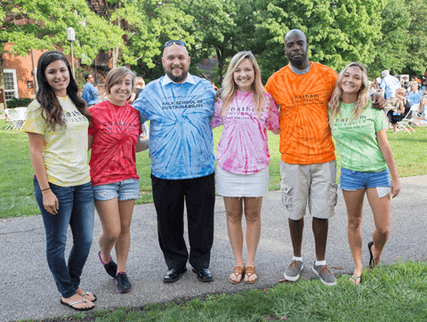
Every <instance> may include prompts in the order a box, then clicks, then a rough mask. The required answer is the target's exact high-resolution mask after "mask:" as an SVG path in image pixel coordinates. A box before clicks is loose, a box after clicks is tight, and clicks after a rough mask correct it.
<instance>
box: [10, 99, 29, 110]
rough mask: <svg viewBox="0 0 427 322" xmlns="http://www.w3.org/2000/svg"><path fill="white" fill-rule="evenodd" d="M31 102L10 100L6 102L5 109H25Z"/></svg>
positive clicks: (27, 100)
mask: <svg viewBox="0 0 427 322" xmlns="http://www.w3.org/2000/svg"><path fill="white" fill-rule="evenodd" d="M32 101H33V99H32V98H12V99H10V100H8V101H6V106H7V108H15V107H26V106H28V105H30V103H31V102H32Z"/></svg>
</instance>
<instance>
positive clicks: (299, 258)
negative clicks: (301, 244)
mask: <svg viewBox="0 0 427 322" xmlns="http://www.w3.org/2000/svg"><path fill="white" fill-rule="evenodd" d="M292 260H293V261H294V260H296V261H299V262H302V257H295V256H294V257H293V258H292Z"/></svg>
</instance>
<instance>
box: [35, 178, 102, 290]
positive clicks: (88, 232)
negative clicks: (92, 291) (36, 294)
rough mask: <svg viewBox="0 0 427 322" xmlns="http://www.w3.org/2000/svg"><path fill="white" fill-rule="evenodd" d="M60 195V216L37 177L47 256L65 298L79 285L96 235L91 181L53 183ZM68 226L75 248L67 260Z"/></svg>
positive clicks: (55, 192) (53, 188)
mask: <svg viewBox="0 0 427 322" xmlns="http://www.w3.org/2000/svg"><path fill="white" fill-rule="evenodd" d="M49 186H50V188H51V189H52V192H53V193H54V194H55V196H56V197H57V198H58V202H59V210H58V213H57V214H56V215H52V214H51V213H49V212H47V211H46V210H45V209H44V207H43V195H42V192H41V190H40V186H39V183H38V181H37V179H34V196H35V197H36V201H37V203H38V205H39V208H40V211H41V213H42V217H43V223H44V228H45V231H46V257H47V262H48V265H49V269H50V271H51V272H52V274H53V278H54V279H55V282H56V286H57V288H58V291H59V293H61V294H62V296H63V297H64V298H68V297H70V296H73V295H74V294H75V293H76V290H77V289H78V288H79V284H80V275H81V274H82V271H83V266H84V264H85V262H86V259H87V257H88V256H89V251H90V247H91V245H92V237H93V221H94V201H93V192H92V184H91V183H90V182H88V183H85V184H82V185H79V186H72V187H60V186H57V185H55V184H53V183H49ZM68 225H70V227H71V232H72V234H73V247H72V249H71V252H70V255H69V257H68V265H67V263H66V262H65V254H64V253H65V244H66V243H67V230H68Z"/></svg>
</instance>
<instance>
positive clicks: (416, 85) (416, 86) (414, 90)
mask: <svg viewBox="0 0 427 322" xmlns="http://www.w3.org/2000/svg"><path fill="white" fill-rule="evenodd" d="M411 88H412V91H413V92H416V91H418V84H412V86H411Z"/></svg>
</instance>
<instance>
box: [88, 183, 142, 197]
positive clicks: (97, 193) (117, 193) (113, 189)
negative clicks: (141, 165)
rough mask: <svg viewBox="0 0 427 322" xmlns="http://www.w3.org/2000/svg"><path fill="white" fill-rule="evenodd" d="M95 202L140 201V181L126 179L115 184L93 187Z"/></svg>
mask: <svg viewBox="0 0 427 322" xmlns="http://www.w3.org/2000/svg"><path fill="white" fill-rule="evenodd" d="M93 196H94V198H95V200H110V199H114V198H117V197H118V198H119V200H131V199H139V179H133V178H130V179H126V180H123V181H117V182H113V183H107V184H102V185H99V186H93Z"/></svg>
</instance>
